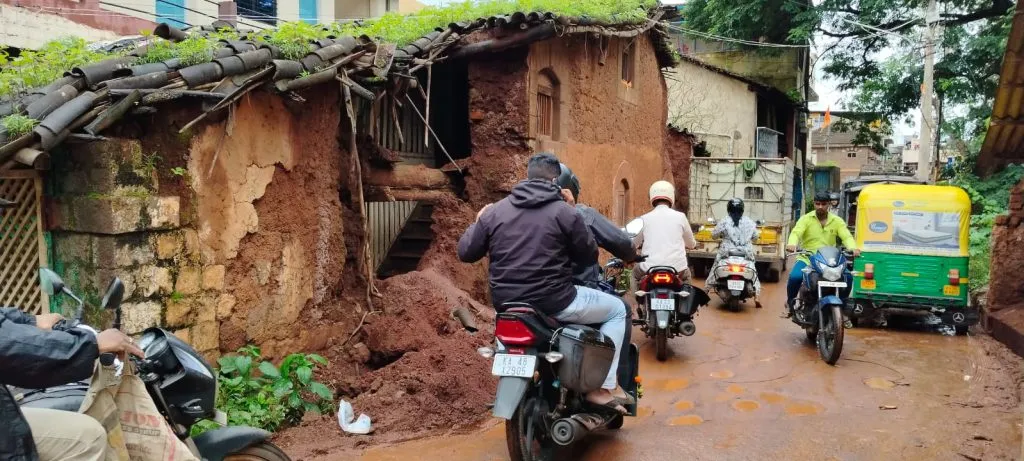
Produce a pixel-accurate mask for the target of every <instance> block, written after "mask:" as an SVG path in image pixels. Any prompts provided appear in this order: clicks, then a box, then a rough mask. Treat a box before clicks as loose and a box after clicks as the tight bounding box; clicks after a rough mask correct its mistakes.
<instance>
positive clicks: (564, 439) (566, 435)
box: [551, 413, 606, 447]
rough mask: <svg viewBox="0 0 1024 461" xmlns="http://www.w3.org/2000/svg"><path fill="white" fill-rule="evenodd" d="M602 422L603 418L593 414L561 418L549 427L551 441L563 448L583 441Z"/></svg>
mask: <svg viewBox="0 0 1024 461" xmlns="http://www.w3.org/2000/svg"><path fill="white" fill-rule="evenodd" d="M604 422H606V421H605V418H603V417H601V416H600V415H596V414H594V413H579V414H575V415H572V416H570V417H568V418H562V419H559V420H558V421H555V424H552V425H551V439H552V440H554V441H555V443H557V444H559V445H561V446H563V447H565V446H569V445H572V444H573V443H576V442H578V441H580V440H581V439H583V437H585V436H586V435H587V434H589V433H590V431H592V430H594V429H596V428H597V427H598V426H600V425H601V424H602V423H604Z"/></svg>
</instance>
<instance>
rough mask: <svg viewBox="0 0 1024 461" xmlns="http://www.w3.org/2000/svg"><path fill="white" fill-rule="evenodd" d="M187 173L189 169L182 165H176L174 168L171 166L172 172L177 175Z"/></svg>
mask: <svg viewBox="0 0 1024 461" xmlns="http://www.w3.org/2000/svg"><path fill="white" fill-rule="evenodd" d="M185 173H187V171H186V170H185V169H184V168H182V167H180V166H176V167H174V168H171V174H173V175H175V176H185Z"/></svg>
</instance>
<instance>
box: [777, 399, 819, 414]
mask: <svg viewBox="0 0 1024 461" xmlns="http://www.w3.org/2000/svg"><path fill="white" fill-rule="evenodd" d="M785 411H786V414H787V415H791V416H810V415H816V414H819V413H821V412H822V411H825V407H823V406H821V405H820V404H817V403H813V402H793V403H791V404H789V405H786V410H785Z"/></svg>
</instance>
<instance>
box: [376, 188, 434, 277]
mask: <svg viewBox="0 0 1024 461" xmlns="http://www.w3.org/2000/svg"><path fill="white" fill-rule="evenodd" d="M433 214H434V204H432V203H427V202H419V203H418V204H417V205H416V208H414V209H413V211H412V214H411V215H409V219H408V220H407V221H406V222H405V225H404V226H402V230H401V232H399V234H398V237H396V238H395V241H394V243H392V244H391V247H390V248H389V249H388V252H387V255H386V256H385V257H384V258H383V260H381V263H380V265H379V266H378V267H377V276H378V277H380V278H387V277H391V276H394V275H398V274H404V273H406V272H412V271H414V270H416V268H417V266H419V264H420V260H421V259H423V254H424V253H426V251H427V249H428V248H430V242H432V241H433V240H434V231H433V229H431V226H433V224H434V218H433Z"/></svg>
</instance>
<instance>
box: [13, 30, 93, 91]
mask: <svg viewBox="0 0 1024 461" xmlns="http://www.w3.org/2000/svg"><path fill="white" fill-rule="evenodd" d="M87 45H88V42H86V41H85V39H82V38H78V37H66V38H61V39H58V40H54V41H52V42H48V43H46V44H45V45H43V47H42V48H41V49H39V50H38V51H33V50H22V51H21V54H20V55H18V56H17V57H11V56H10V55H9V54H7V53H6V52H5V51H2V50H0V96H5V95H8V94H13V93H17V92H21V91H25V90H28V89H31V88H37V87H41V86H46V85H49V84H50V83H51V82H53V81H54V80H57V79H59V78H61V77H63V76H64V72H67V71H68V70H71V69H72V68H74V67H79V66H84V65H86V64H91V63H94V62H97V61H102V60H103V59H106V58H109V57H111V55H109V54H106V53H101V52H98V51H92V50H89V49H88V48H87Z"/></svg>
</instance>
